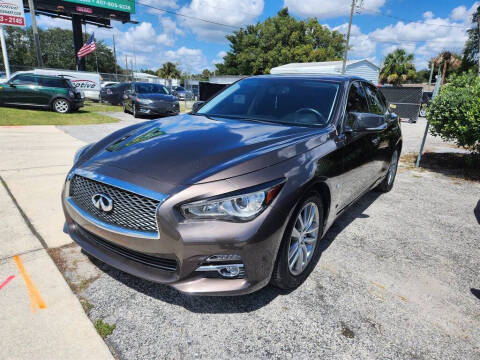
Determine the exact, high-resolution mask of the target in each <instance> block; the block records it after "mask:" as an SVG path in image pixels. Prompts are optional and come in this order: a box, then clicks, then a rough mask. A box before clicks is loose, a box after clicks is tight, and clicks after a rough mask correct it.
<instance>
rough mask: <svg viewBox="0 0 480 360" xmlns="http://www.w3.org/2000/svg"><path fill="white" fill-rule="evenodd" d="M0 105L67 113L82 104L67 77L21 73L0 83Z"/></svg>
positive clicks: (77, 92)
mask: <svg viewBox="0 0 480 360" xmlns="http://www.w3.org/2000/svg"><path fill="white" fill-rule="evenodd" d="M0 105H25V106H34V107H43V108H49V109H52V110H54V111H56V112H58V113H62V114H65V113H68V112H70V111H73V110H78V109H79V108H80V107H82V106H83V98H82V95H81V93H80V92H79V91H78V90H76V89H75V87H74V86H73V84H72V83H71V82H70V80H68V79H64V78H62V77H58V76H47V75H37V74H32V73H21V74H17V75H14V76H13V77H12V78H10V79H9V80H8V81H7V82H6V83H3V84H0Z"/></svg>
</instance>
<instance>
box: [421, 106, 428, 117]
mask: <svg viewBox="0 0 480 360" xmlns="http://www.w3.org/2000/svg"><path fill="white" fill-rule="evenodd" d="M420 116H421V117H425V116H427V109H425V106H422V107H421V108H420Z"/></svg>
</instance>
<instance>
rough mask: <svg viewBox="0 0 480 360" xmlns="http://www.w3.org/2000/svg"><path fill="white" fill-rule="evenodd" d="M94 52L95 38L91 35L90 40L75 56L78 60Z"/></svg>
mask: <svg viewBox="0 0 480 360" xmlns="http://www.w3.org/2000/svg"><path fill="white" fill-rule="evenodd" d="M94 51H95V36H94V34H92V36H90V39H88V41H87V42H86V43H85V45H83V46H82V48H81V49H80V50H78V53H77V56H78V58H79V59H81V58H82V57H84V56H86V55H88V54H90V53H92V52H94Z"/></svg>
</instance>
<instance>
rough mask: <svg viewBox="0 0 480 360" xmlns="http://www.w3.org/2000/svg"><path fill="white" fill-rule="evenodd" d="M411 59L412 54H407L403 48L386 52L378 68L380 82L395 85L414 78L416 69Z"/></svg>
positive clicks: (412, 57)
mask: <svg viewBox="0 0 480 360" xmlns="http://www.w3.org/2000/svg"><path fill="white" fill-rule="evenodd" d="M413 59H414V56H413V54H407V52H406V51H405V50H404V49H396V50H395V51H394V52H392V53H390V54H388V55H387V56H386V57H385V60H384V61H383V67H382V69H381V70H380V82H381V83H382V84H384V83H388V84H392V85H395V86H397V85H400V84H404V83H405V82H407V80H409V79H414V78H415V76H416V71H415V65H413Z"/></svg>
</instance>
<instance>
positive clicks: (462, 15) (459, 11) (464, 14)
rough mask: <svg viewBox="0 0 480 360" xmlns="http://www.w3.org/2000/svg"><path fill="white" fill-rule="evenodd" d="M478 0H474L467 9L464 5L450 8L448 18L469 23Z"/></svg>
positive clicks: (478, 3) (479, 3)
mask: <svg viewBox="0 0 480 360" xmlns="http://www.w3.org/2000/svg"><path fill="white" fill-rule="evenodd" d="M479 5H480V2H478V1H476V2H475V3H474V4H473V5H472V6H471V7H470V9H467V8H466V7H465V6H464V5H462V6H458V7H456V8H455V9H453V10H452V12H451V14H450V18H451V19H452V20H454V21H461V22H463V23H464V24H469V23H470V22H471V21H472V15H473V13H474V12H475V10H477V8H478V6H479Z"/></svg>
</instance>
